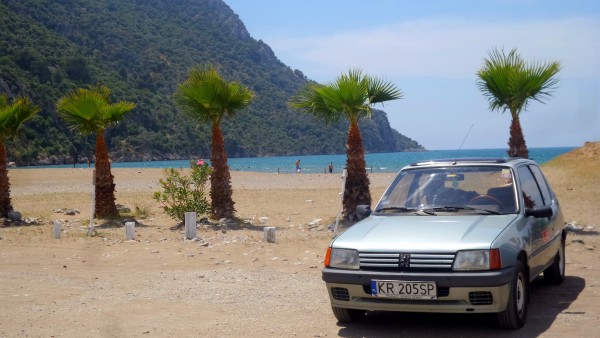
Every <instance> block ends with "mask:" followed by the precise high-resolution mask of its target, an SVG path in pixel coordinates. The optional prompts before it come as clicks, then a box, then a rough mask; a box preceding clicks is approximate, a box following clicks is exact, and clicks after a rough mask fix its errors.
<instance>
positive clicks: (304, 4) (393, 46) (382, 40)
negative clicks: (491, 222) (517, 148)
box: [225, 0, 600, 150]
mask: <svg viewBox="0 0 600 338" xmlns="http://www.w3.org/2000/svg"><path fill="white" fill-rule="evenodd" d="M225 2H226V3H227V4H228V5H229V7H231V9H232V10H233V11H234V12H235V13H237V14H238V15H239V17H240V19H241V20H242V21H243V22H244V23H245V25H246V28H247V29H248V32H249V33H250V35H252V37H253V38H255V39H257V40H259V39H260V40H263V41H264V42H265V43H267V44H268V45H269V46H271V48H272V49H273V51H274V52H275V55H276V56H277V57H278V58H279V59H280V60H281V61H282V62H283V63H285V64H286V65H288V66H289V67H291V68H292V69H299V70H301V71H302V72H303V73H304V75H306V76H307V77H308V78H310V79H313V80H315V81H318V82H321V83H327V82H331V81H333V80H335V78H336V77H337V76H338V75H339V74H340V73H342V72H346V71H347V70H348V69H350V68H360V69H362V70H363V71H364V72H366V73H368V74H370V75H373V76H377V77H380V78H383V79H385V80H387V81H390V82H392V83H394V84H395V85H396V86H397V87H398V88H400V89H401V90H402V92H403V94H404V97H403V99H401V100H396V101H391V102H387V103H385V104H384V106H383V107H382V106H381V105H377V106H375V108H378V109H383V110H384V111H386V113H387V114H388V118H389V120H390V124H391V125H392V127H393V128H395V129H396V130H398V131H399V132H400V133H402V134H404V135H406V136H409V137H411V138H413V139H415V140H417V141H418V142H419V143H421V144H422V145H423V146H425V147H426V148H428V149H432V150H433V149H455V148H458V147H459V146H460V144H461V143H462V141H463V139H464V138H465V136H466V135H467V133H468V137H467V138H466V140H465V143H464V145H463V148H465V149H478V148H506V143H507V141H508V131H509V125H510V114H509V113H508V112H506V113H503V114H502V113H500V112H497V111H494V112H491V111H490V110H489V109H488V102H487V101H486V100H485V99H484V97H483V96H482V94H481V93H480V92H479V91H478V89H477V86H476V81H477V78H476V75H475V73H476V71H477V70H478V69H479V68H481V66H482V65H483V60H484V58H485V57H487V56H488V53H489V51H490V50H491V49H492V48H504V49H505V50H507V51H508V50H510V49H511V48H517V49H518V51H519V52H520V54H521V56H522V57H523V58H525V59H526V60H528V61H536V62H537V61H541V62H546V61H560V62H561V65H562V70H561V72H560V73H559V74H558V78H559V79H560V80H559V83H558V87H557V88H556V89H555V90H554V93H553V96H552V97H551V98H549V99H547V100H546V103H545V104H541V103H538V102H531V103H530V104H529V105H528V107H527V111H523V112H522V113H521V115H520V118H521V125H522V127H523V132H524V134H525V139H526V142H527V145H528V147H555V146H581V145H583V143H584V142H586V141H600V1H597V0H589V1H587V0H581V1H579V0H570V1H569V0H564V1H554V0H550V1H548V0H487V1H479V0H468V1H467V0H453V1H441V0H440V1H431V0H424V1H414V0H412V1H404V0H371V1H364V0H283V1H282V0H251V1H250V0H225ZM471 126H472V128H471ZM470 129H471V131H470V132H469V130H470Z"/></svg>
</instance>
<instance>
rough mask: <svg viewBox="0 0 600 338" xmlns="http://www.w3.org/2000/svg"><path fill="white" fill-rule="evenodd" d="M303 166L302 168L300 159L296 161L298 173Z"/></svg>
mask: <svg viewBox="0 0 600 338" xmlns="http://www.w3.org/2000/svg"><path fill="white" fill-rule="evenodd" d="M301 172H302V168H300V160H298V161H296V173H298V174H299V173H301Z"/></svg>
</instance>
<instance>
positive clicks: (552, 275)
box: [544, 239, 565, 285]
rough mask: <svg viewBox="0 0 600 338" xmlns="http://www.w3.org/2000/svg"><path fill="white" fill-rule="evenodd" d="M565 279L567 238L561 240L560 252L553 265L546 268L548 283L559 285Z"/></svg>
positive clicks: (546, 280)
mask: <svg viewBox="0 0 600 338" xmlns="http://www.w3.org/2000/svg"><path fill="white" fill-rule="evenodd" d="M564 280H565V240H564V239H563V240H561V243H560V247H559V248H558V252H557V253H556V256H555V257H554V262H553V263H552V265H550V266H549V267H547V268H546V270H544V281H545V282H546V283H547V284H551V285H559V284H561V283H562V282H563V281H564Z"/></svg>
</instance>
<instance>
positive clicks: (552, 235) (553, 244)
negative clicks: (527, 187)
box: [529, 164, 564, 263]
mask: <svg viewBox="0 0 600 338" xmlns="http://www.w3.org/2000/svg"><path fill="white" fill-rule="evenodd" d="M529 169H530V170H531V172H532V173H533V176H534V177H535V180H536V182H537V184H538V186H539V188H540V191H541V192H542V198H543V199H544V206H547V207H550V208H552V216H551V217H550V218H549V219H548V222H549V224H548V225H547V227H546V229H547V231H546V232H545V233H544V234H542V237H545V241H544V244H545V245H544V252H543V254H542V255H543V256H544V260H545V261H546V263H550V262H552V260H553V259H554V256H555V253H556V251H557V250H558V246H559V245H561V243H560V241H561V236H562V228H563V223H564V222H563V219H562V215H561V213H560V208H559V205H558V201H557V200H556V198H555V196H554V193H553V192H552V190H551V189H550V186H549V185H548V183H547V181H546V178H545V177H544V174H542V170H541V169H540V168H539V167H538V166H537V165H534V164H531V165H529Z"/></svg>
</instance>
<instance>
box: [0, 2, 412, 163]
mask: <svg viewBox="0 0 600 338" xmlns="http://www.w3.org/2000/svg"><path fill="white" fill-rule="evenodd" d="M207 63H210V64H213V65H215V66H216V67H217V68H218V70H219V71H220V72H221V74H222V75H223V76H224V77H225V78H226V79H228V80H238V81H240V82H242V83H243V84H245V85H247V86H248V87H250V88H251V89H252V90H253V91H255V92H256V99H255V101H254V102H253V104H252V105H251V106H250V108H249V109H247V110H246V111H244V112H242V113H241V114H239V115H238V116H236V118H235V119H231V120H226V121H225V122H224V124H223V130H224V134H225V139H226V148H227V151H228V155H229V156H230V157H246V156H269V155H291V154H298V155H299V154H332V153H344V152H345V138H346V132H347V124H345V123H340V124H338V125H334V126H325V125H324V124H323V123H322V122H320V121H316V120H315V119H314V118H312V117H311V116H307V115H305V114H302V113H299V112H295V111H293V110H291V109H289V108H288V106H287V104H286V103H287V101H288V99H289V97H290V96H291V95H293V94H295V93H296V92H297V91H298V90H299V89H300V88H301V87H302V86H304V85H305V84H306V83H307V81H308V79H307V78H306V77H305V76H304V75H303V74H302V72H301V71H300V70H292V69H290V68H289V67H288V66H286V65H284V64H283V63H282V62H280V61H279V60H278V59H277V57H276V56H275V55H274V53H273V51H272V50H271V48H270V47H269V46H268V45H266V44H265V43H263V42H262V41H260V40H258V41H257V40H255V39H253V38H252V37H251V36H250V34H249V33H248V32H247V30H246V28H245V26H244V24H243V22H241V21H240V19H239V17H238V16H237V15H236V14H235V13H234V12H233V11H232V10H231V9H230V8H229V7H228V6H227V5H226V4H225V3H224V2H223V1H221V0H3V1H2V2H1V3H0V93H1V92H6V93H8V95H9V96H12V95H27V96H30V97H31V98H32V99H33V100H34V102H36V103H38V104H40V105H42V108H43V111H42V112H41V113H40V114H39V116H37V117H35V118H34V119H32V120H30V121H29V122H28V123H27V125H26V128H24V131H23V133H22V135H21V136H20V137H19V138H18V139H17V140H16V141H13V142H10V143H8V144H7V150H8V156H9V160H10V161H16V162H17V163H18V164H20V165H21V164H36V163H70V162H72V161H74V160H77V161H82V160H83V159H84V158H85V157H86V156H89V157H91V156H93V150H94V143H93V142H94V138H93V137H81V136H79V135H77V134H76V133H74V132H72V131H70V130H68V129H67V128H66V126H65V125H64V124H63V123H62V121H61V120H60V119H59V118H57V115H56V111H55V107H54V105H55V102H56V100H57V99H58V98H59V97H61V96H63V95H65V94H66V93H67V92H68V91H70V90H72V89H74V88H77V87H81V86H85V85H87V84H95V83H101V84H105V85H107V86H109V87H110V88H111V89H112V90H113V99H114V100H128V101H133V102H135V103H136V104H137V107H136V109H135V110H134V111H133V112H131V113H130V114H129V115H128V116H127V117H126V119H125V121H124V122H123V123H121V124H119V125H118V126H116V127H114V128H112V129H109V130H108V132H107V135H106V137H107V142H108V146H109V150H110V152H111V157H112V159H113V160H115V161H131V160H160V159H179V158H189V157H191V156H193V155H199V156H204V157H206V156H207V155H208V154H209V153H210V148H209V147H210V144H209V140H210V135H209V128H208V126H198V125H197V124H196V123H194V122H192V121H190V120H189V119H187V118H186V117H185V116H183V115H182V114H181V113H179V112H178V111H177V109H176V107H175V105H174V102H173V92H174V90H175V88H176V87H177V85H178V84H179V83H180V82H182V81H183V80H184V79H185V78H186V76H187V74H188V71H189V69H190V68H191V67H193V66H195V65H198V64H207ZM341 71H344V70H342V69H341V70H340V72H341ZM361 131H362V133H363V137H364V143H365V149H366V151H368V152H393V151H404V150H423V148H422V147H421V146H420V145H419V144H418V143H417V142H416V141H414V140H411V139H409V138H407V137H405V136H403V135H401V134H400V133H399V132H398V131H396V130H393V129H392V128H391V127H390V125H389V122H388V120H387V115H386V114H385V113H384V112H383V111H377V112H376V114H375V116H374V118H373V119H371V120H366V121H363V122H362V123H361Z"/></svg>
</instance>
